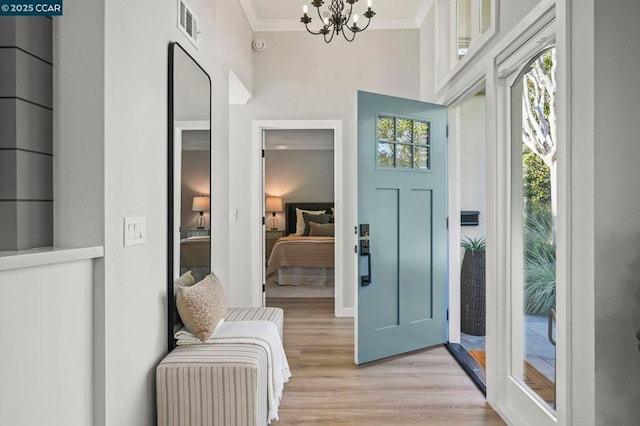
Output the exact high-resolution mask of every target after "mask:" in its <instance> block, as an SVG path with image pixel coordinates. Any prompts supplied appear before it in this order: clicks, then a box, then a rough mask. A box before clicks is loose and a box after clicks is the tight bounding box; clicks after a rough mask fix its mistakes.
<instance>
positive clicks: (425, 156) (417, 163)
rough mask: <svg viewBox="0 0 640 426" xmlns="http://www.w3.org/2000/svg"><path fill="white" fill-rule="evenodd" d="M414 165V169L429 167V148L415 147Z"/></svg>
mask: <svg viewBox="0 0 640 426" xmlns="http://www.w3.org/2000/svg"><path fill="white" fill-rule="evenodd" d="M413 161H414V165H413V166H414V167H415V168H416V169H428V168H429V148H423V147H415V149H414V155H413Z"/></svg>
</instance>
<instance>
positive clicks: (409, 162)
mask: <svg viewBox="0 0 640 426" xmlns="http://www.w3.org/2000/svg"><path fill="white" fill-rule="evenodd" d="M396 165H397V166H398V167H403V168H411V167H413V149H412V146H411V145H401V144H398V146H397V148H396Z"/></svg>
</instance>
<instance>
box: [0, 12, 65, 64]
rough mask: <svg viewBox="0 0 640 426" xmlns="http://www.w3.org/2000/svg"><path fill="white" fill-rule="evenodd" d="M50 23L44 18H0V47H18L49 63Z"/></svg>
mask: <svg viewBox="0 0 640 426" xmlns="http://www.w3.org/2000/svg"><path fill="white" fill-rule="evenodd" d="M52 22H53V21H52V20H51V19H49V18H47V17H44V16H29V17H13V16H12V17H9V16H4V17H0V47H5V46H6V47H19V48H20V49H22V50H26V51H27V52H29V53H31V54H32V55H35V56H37V57H39V58H41V59H43V60H45V61H47V62H49V63H51V62H53V54H52V51H53V47H52V44H53V43H52V38H51V27H52Z"/></svg>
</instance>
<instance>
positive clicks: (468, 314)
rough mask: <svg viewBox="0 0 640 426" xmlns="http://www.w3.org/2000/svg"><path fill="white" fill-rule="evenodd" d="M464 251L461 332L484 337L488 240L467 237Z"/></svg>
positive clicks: (461, 277) (461, 280)
mask: <svg viewBox="0 0 640 426" xmlns="http://www.w3.org/2000/svg"><path fill="white" fill-rule="evenodd" d="M460 245H461V246H462V247H463V248H464V249H465V250H464V258H463V260H462V270H461V272H460V284H461V294H460V301H461V306H460V308H461V309H460V323H461V327H460V329H461V331H462V332H463V333H465V334H470V335H472V336H484V335H485V325H486V285H485V259H486V253H485V251H486V246H487V243H486V240H485V239H484V238H470V237H466V238H464V239H463V240H462V242H461V244H460Z"/></svg>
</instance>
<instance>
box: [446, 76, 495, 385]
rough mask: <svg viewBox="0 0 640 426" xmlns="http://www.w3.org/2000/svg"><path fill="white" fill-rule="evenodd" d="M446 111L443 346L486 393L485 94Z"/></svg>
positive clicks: (482, 91) (480, 92) (477, 93)
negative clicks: (446, 332)
mask: <svg viewBox="0 0 640 426" xmlns="http://www.w3.org/2000/svg"><path fill="white" fill-rule="evenodd" d="M470 93H472V94H470V95H467V96H465V99H464V100H462V101H459V102H457V103H456V104H454V105H453V106H452V107H451V108H450V110H449V116H450V125H451V126H452V131H451V135H450V140H449V143H450V148H449V156H450V158H451V159H452V161H450V172H449V179H450V191H449V192H450V194H453V195H452V196H451V197H450V200H449V218H450V226H449V233H450V253H449V258H450V259H449V262H450V264H449V268H450V270H449V280H450V281H449V285H450V288H449V312H450V315H449V344H448V345H447V348H448V349H449V351H450V352H451V353H452V355H453V356H454V357H455V358H456V360H457V361H458V363H459V364H460V365H461V366H462V368H463V369H464V370H465V371H466V372H467V374H468V375H469V376H470V377H471V379H472V380H473V381H474V383H475V384H476V385H477V386H478V388H480V390H481V391H482V392H484V393H486V385H487V381H486V288H487V285H486V279H485V262H486V256H485V251H486V218H487V203H486V132H487V128H486V122H487V121H486V93H485V89H484V86H481V87H480V88H479V89H477V90H475V91H471V92H470Z"/></svg>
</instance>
